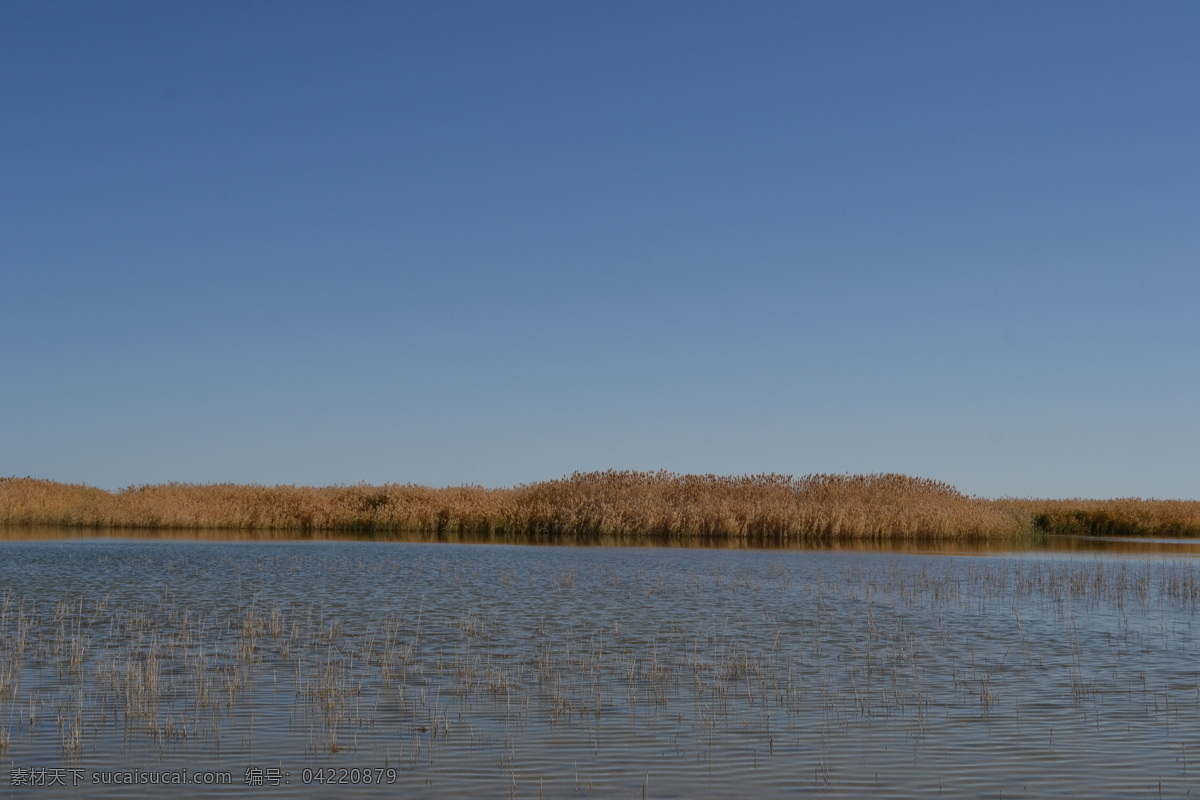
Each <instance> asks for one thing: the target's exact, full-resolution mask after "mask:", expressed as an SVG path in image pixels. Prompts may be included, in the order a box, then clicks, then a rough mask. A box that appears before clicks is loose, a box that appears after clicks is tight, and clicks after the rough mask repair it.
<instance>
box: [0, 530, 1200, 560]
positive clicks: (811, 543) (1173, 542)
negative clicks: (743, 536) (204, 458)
mask: <svg viewBox="0 0 1200 800" xmlns="http://www.w3.org/2000/svg"><path fill="white" fill-rule="evenodd" d="M81 539H132V540H148V541H172V540H176V541H193V542H205V541H210V542H405V543H412V544H492V545H533V546H547V545H550V546H561V547H646V548H656V549H669V550H677V549H695V548H700V549H706V550H710V549H711V550H767V551H769V550H779V551H817V552H841V553H908V554H920V555H990V554H1018V553H1078V554H1081V555H1086V554H1089V553H1095V554H1101V553H1103V554H1109V555H1129V556H1139V555H1140V556H1147V555H1173V556H1187V555H1200V539H1190V538H1180V539H1168V538H1149V537H1147V538H1134V537H1117V536H1060V535H1035V536H1028V537H1022V538H1016V539H966V540H954V539H915V540H903V539H897V540H853V539H850V540H833V539H813V540H805V541H792V542H771V543H746V542H738V541H731V540H729V539H707V538H696V539H692V540H688V541H663V540H660V539H655V538H653V537H649V538H648V537H643V536H621V535H597V536H550V535H527V534H510V533H491V534H468V533H447V532H442V533H436V532H427V531H374V532H373V531H295V530H240V529H228V528H68V527H55V526H28V525H7V526H6V525H0V541H47V540H62V541H72V540H81Z"/></svg>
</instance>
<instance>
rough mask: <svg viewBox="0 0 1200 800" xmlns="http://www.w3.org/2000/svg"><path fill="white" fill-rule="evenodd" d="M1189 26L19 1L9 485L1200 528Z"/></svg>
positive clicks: (994, 18)
mask: <svg viewBox="0 0 1200 800" xmlns="http://www.w3.org/2000/svg"><path fill="white" fill-rule="evenodd" d="M1198 36H1200V4H1197V3H1182V2H1180V3H1107V2H1080V3H1068V2H1058V3H1033V2H1029V3H1024V2H1003V3H1000V2H995V3H959V2H949V3H937V2H921V3H916V2H914V3H883V2H880V3H874V2H831V3H817V2H811V3H792V2H789V3H767V2H759V3H732V2H729V3H708V2H677V3H676V2H655V3H645V2H631V3H620V2H604V3H590V4H585V3H549V2H548V3H523V2H522V3H490V2H478V3H477V2H429V3H356V4H346V3H334V2H329V3H304V2H291V1H289V2H254V3H222V2H209V3H193V4H188V5H184V4H176V3H149V2H146V3H122V2H111V3H63V2H37V3H34V2H10V3H5V4H2V5H0V111H2V115H0V116H2V117H3V120H4V121H3V124H2V125H0V271H2V279H3V296H4V310H3V315H2V316H0V337H2V341H3V346H2V348H0V370H2V372H0V413H2V418H3V423H2V424H0V475H22V476H23V475H32V476H35V477H45V478H53V479H56V480H63V481H70V482H83V483H89V484H92V485H97V486H102V487H105V488H118V487H122V486H127V485H131V484H140V483H157V482H164V481H169V480H175V481H186V482H224V481H234V482H254V483H266V484H274V483H302V484H331V483H356V482H359V481H367V482H371V483H385V482H401V483H405V482H416V483H424V484H429V485H450V484H461V483H480V484H484V485H488V486H504V485H512V484H515V483H521V482H527V481H535V480H541V479H546V478H553V477H558V476H560V475H562V474H565V473H569V472H571V471H573V470H576V469H579V470H590V469H604V468H609V467H613V468H634V469H658V468H665V469H671V470H675V471H680V472H715V473H745V472H763V471H767V472H769V471H777V472H785V473H794V474H802V473H808V472H855V473H870V472H903V473H907V474H911V475H919V476H925V477H932V478H937V479H941V480H945V481H948V482H950V483H953V484H955V485H956V486H958V487H959V488H960V489H962V490H963V491H965V492H968V493H972V494H980V495H984V496H990V497H998V496H1004V495H1014V496H1060V497H1066V496H1089V497H1110V496H1122V497H1123V496H1145V497H1151V496H1153V497H1186V498H1200V472H1198V470H1197V466H1196V464H1197V462H1196V453H1197V452H1198V451H1200V422H1198V419H1200V415H1198V414H1197V413H1196V410H1195V409H1196V406H1197V397H1198V396H1200V369H1197V364H1198V362H1200V358H1198V357H1197V353H1198V351H1200V347H1198V346H1200V324H1198V322H1197V313H1196V308H1197V301H1198V300H1200V269H1198V267H1200V192H1198V191H1197V187H1200V148H1198V147H1197V142H1200V102H1198V101H1197V87H1200V48H1197V47H1196V41H1197V39H1198Z"/></svg>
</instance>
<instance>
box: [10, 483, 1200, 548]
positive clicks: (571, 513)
mask: <svg viewBox="0 0 1200 800" xmlns="http://www.w3.org/2000/svg"><path fill="white" fill-rule="evenodd" d="M0 524H8V525H53V526H65V527H96V528H223V529H237V530H278V531H284V532H287V531H296V532H300V531H334V530H365V531H380V532H386V531H414V532H417V531H419V532H434V533H444V534H460V535H480V534H484V535H504V534H513V535H535V536H542V537H545V538H547V539H551V540H552V539H555V538H568V537H570V538H575V539H578V538H580V537H585V538H586V537H604V536H613V535H620V536H626V537H630V536H632V537H641V538H645V539H647V540H657V541H669V542H689V541H696V542H701V541H704V542H720V541H728V542H745V543H761V544H769V543H773V542H796V541H820V540H833V539H972V538H974V539H984V538H996V537H1017V536H1022V535H1030V534H1037V533H1039V532H1041V533H1069V534H1095V535H1126V536H1185V535H1200V502H1196V501H1180V500H1140V499H1123V500H1021V499H1002V500H986V499H981V498H975V497H968V496H966V495H964V494H962V493H961V492H959V491H958V490H956V489H955V488H954V487H953V486H950V485H949V484H946V483H941V482H939V481H934V480H929V479H925V478H912V477H908V476H904V475H895V474H880V475H807V476H804V477H800V478H796V477H792V476H788V475H776V474H770V475H746V476H719V475H678V474H675V473H671V472H665V471H660V472H630V471H623V472H622V471H613V470H609V471H606V472H589V473H575V474H573V475H570V476H568V477H566V478H562V479H559V480H552V481H544V482H540V483H532V484H524V485H520V486H516V487H513V488H506V489H485V488H483V487H479V486H459V487H449V488H442V489H432V488H429V487H425V486H417V485H412V484H407V485H398V484H389V485H384V486H367V485H357V486H328V487H306V486H258V485H235V484H205V485H195V484H180V483H166V484H159V485H152V486H138V487H131V488H129V489H124V490H121V491H118V492H108V491H105V490H102V489H97V488H93V487H89V486H82V485H76V484H63V483H56V482H54V481H48V480H37V479H33V478H0Z"/></svg>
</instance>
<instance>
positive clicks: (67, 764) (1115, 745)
mask: <svg viewBox="0 0 1200 800" xmlns="http://www.w3.org/2000/svg"><path fill="white" fill-rule="evenodd" d="M0 539H2V540H0V797H113V798H117V797H121V798H124V797H160V796H163V795H164V794H166V793H167V792H168V791H170V792H174V793H177V794H179V795H180V796H186V797H232V796H236V795H241V794H247V795H253V796H256V797H257V796H261V797H277V798H299V797H314V798H315V797H326V796H331V795H335V794H336V795H339V796H348V797H396V796H403V797H413V798H465V797H472V798H474V797H495V798H509V797H524V798H533V797H546V798H564V797H603V798H608V797H626V798H637V797H647V798H670V797H680V798H681V797H688V798H738V797H747V798H750V797H754V798H758V797H766V798H776V797H779V798H782V797H793V796H796V795H803V794H810V795H815V796H827V797H838V798H853V797H864V796H871V797H883V798H917V797H920V798H925V797H930V796H937V795H938V794H939V793H940V794H941V795H943V796H946V797H967V796H970V797H997V798H999V797H1004V798H1010V797H1012V798H1016V797H1029V798H1045V797H1106V798H1120V797H1131V798H1132V797H1158V796H1160V795H1161V796H1162V797H1183V796H1188V794H1189V792H1191V790H1192V788H1193V787H1197V786H1200V660H1198V659H1197V656H1198V653H1197V649H1198V647H1200V643H1198V641H1197V634H1198V633H1200V630H1198V629H1197V625H1196V623H1197V618H1196V613H1197V608H1198V606H1200V561H1197V560H1196V559H1195V557H1194V550H1195V548H1196V547H1197V544H1196V543H1194V542H1192V543H1178V542H1165V543H1160V544H1155V543H1145V542H1126V543H1124V544H1122V543H1119V542H1117V543H1112V542H1100V543H1096V542H1087V541H1081V540H1069V541H1068V540H1060V541H1058V542H1057V543H1056V544H1054V545H1053V546H1051V547H1046V548H1041V549H1038V550H1025V551H1020V552H1012V551H1003V550H1001V551H993V552H982V551H980V550H979V549H978V548H975V549H972V548H969V547H968V548H961V549H960V550H959V551H957V552H954V551H950V552H949V553H948V554H947V553H939V552H930V548H929V547H909V548H903V549H901V550H899V551H894V550H889V549H887V548H875V549H865V550H861V551H839V550H828V549H826V550H805V549H793V550H737V549H686V548H669V549H667V548H619V547H606V548H601V547H548V546H528V545H522V546H518V545H480V546H469V545H463V544H443V543H415V542H366V541H311V542H295V541H292V542H289V541H232V540H231V541H207V540H204V539H199V538H197V539H194V540H180V539H171V538H166V539H155V538H145V539H119V538H93V539H70V538H49V539H48V538H38V537H31V536H30V535H29V534H28V532H23V533H22V532H18V533H12V532H10V533H9V535H7V538H6V537H5V536H0ZM181 776H182V777H181ZM151 779H154V780H163V779H166V780H183V779H186V780H187V781H188V785H187V786H186V787H181V788H176V789H169V790H164V788H163V787H162V786H161V785H150V784H149V783H147V782H148V781H150V780H151ZM331 780H332V782H333V783H334V784H335V785H333V786H330V784H329V782H330V781H331ZM118 781H121V782H120V783H118ZM128 781H134V783H133V784H130V783H128ZM210 781H228V782H227V783H219V784H217V785H211V784H210V783H209V782H210ZM51 783H54V784H56V785H53V786H51V785H49V784H51ZM34 784H39V785H34ZM1196 793H1197V794H1200V791H1198V792H1196Z"/></svg>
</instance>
